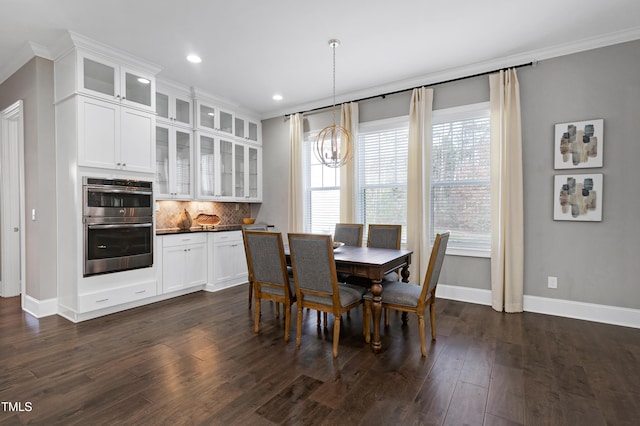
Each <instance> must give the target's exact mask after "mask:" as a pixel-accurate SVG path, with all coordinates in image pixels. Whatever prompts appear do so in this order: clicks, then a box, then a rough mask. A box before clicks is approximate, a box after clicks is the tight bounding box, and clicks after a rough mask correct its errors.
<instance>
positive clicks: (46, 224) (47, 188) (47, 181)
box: [0, 57, 57, 300]
mask: <svg viewBox="0 0 640 426" xmlns="http://www.w3.org/2000/svg"><path fill="white" fill-rule="evenodd" d="M20 99H22V100H23V107H24V111H23V115H24V159H25V192H26V194H25V208H26V212H25V214H26V230H25V240H26V253H27V256H26V257H27V259H26V274H27V276H26V282H25V289H26V293H27V294H28V295H29V296H31V297H33V298H35V299H39V300H46V299H51V298H55V297H56V296H57V282H56V275H57V269H56V262H57V253H56V197H55V188H56V185H55V182H56V181H55V136H54V109H53V62H52V61H49V60H47V59H43V58H39V57H35V58H33V59H31V60H30V61H29V62H28V63H26V64H25V65H24V66H23V67H22V68H20V69H19V70H18V71H16V73H14V74H13V75H12V76H11V77H9V78H8V79H7V80H5V81H4V82H3V83H2V84H1V85H0V110H3V109H5V108H7V107H8V106H10V105H12V104H13V103H15V102H16V101H18V100H20ZM32 209H36V214H37V220H36V221H35V222H33V221H31V213H30V212H31V210H32Z"/></svg>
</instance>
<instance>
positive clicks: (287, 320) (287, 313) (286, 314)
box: [282, 304, 291, 342]
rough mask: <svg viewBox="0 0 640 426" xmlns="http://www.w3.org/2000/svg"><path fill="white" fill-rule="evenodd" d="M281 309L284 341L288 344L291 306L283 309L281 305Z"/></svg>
mask: <svg viewBox="0 0 640 426" xmlns="http://www.w3.org/2000/svg"><path fill="white" fill-rule="evenodd" d="M282 307H283V309H284V341H285V342H288V341H289V330H290V329H291V305H288V306H286V307H285V306H284V304H283V305H282Z"/></svg>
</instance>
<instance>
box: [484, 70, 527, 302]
mask: <svg viewBox="0 0 640 426" xmlns="http://www.w3.org/2000/svg"><path fill="white" fill-rule="evenodd" d="M489 87H490V101H491V183H492V185H491V186H492V188H491V224H492V228H493V229H492V241H491V294H492V306H493V309H495V310H496V311H503V310H504V311H505V312H522V304H523V288H524V247H523V246H524V241H523V234H524V230H523V228H524V226H523V220H524V211H523V201H522V200H523V194H522V191H523V185H522V131H521V124H520V87H519V85H518V77H517V76H516V70H515V69H510V70H507V71H500V73H497V74H492V75H490V76H489Z"/></svg>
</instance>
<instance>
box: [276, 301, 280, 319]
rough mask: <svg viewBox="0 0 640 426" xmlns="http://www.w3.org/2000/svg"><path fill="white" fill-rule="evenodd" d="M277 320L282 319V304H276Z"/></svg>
mask: <svg viewBox="0 0 640 426" xmlns="http://www.w3.org/2000/svg"><path fill="white" fill-rule="evenodd" d="M276 318H280V303H278V302H276Z"/></svg>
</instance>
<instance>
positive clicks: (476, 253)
mask: <svg viewBox="0 0 640 426" xmlns="http://www.w3.org/2000/svg"><path fill="white" fill-rule="evenodd" d="M446 254H448V255H449V256H466V257H483V258H487V259H490V258H491V250H478V249H469V248H456V247H453V248H452V247H447V253H446Z"/></svg>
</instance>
